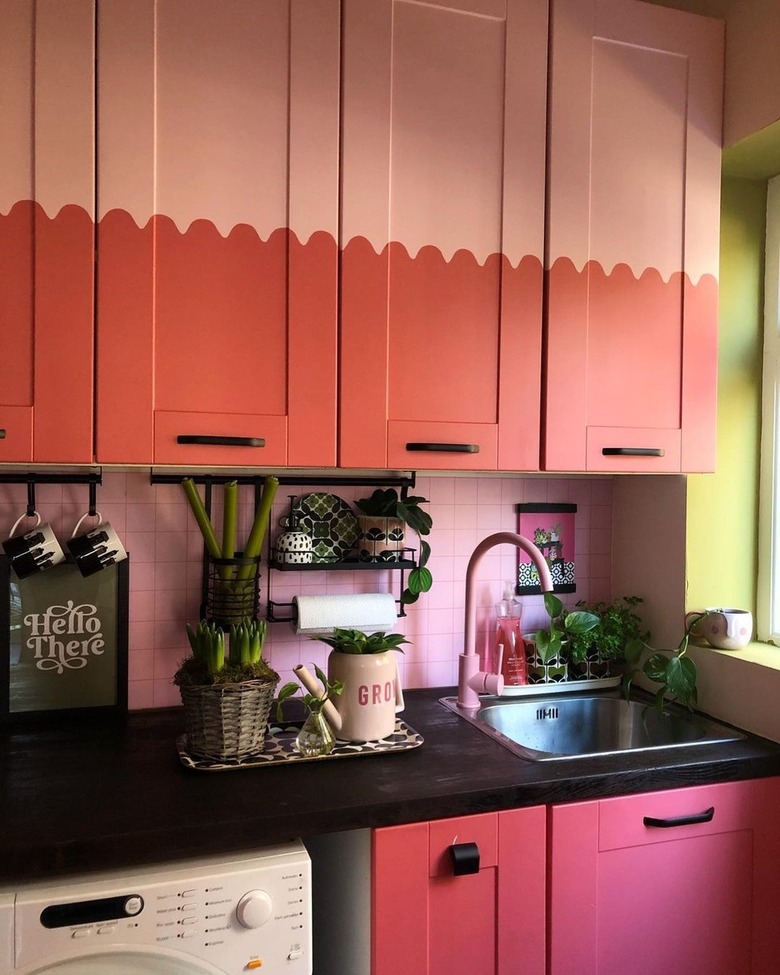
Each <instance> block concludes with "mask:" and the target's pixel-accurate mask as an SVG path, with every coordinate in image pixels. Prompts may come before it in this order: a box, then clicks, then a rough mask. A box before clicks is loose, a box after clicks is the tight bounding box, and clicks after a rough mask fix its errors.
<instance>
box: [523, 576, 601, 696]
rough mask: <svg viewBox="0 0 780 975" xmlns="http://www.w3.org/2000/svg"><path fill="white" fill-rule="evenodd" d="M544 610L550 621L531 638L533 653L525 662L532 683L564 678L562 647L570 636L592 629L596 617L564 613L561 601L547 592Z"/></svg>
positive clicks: (565, 673)
mask: <svg viewBox="0 0 780 975" xmlns="http://www.w3.org/2000/svg"><path fill="white" fill-rule="evenodd" d="M544 608H545V610H546V611H547V615H548V616H549V617H550V622H549V625H548V626H546V627H543V628H542V629H539V630H537V631H536V633H535V634H534V636H533V646H534V650H535V653H534V656H533V658H532V660H531V661H530V662H529V663H530V666H529V675H530V676H531V682H532V683H545V684H547V683H557V682H560V681H564V680H566V679H567V677H568V666H567V661H566V659H565V656H564V654H563V652H562V651H563V648H564V646H566V645H567V643H568V641H569V640H570V639H572V638H573V637H576V636H579V635H581V634H583V633H587V632H588V631H589V630H592V629H593V628H594V627H595V626H596V625H597V624H598V622H599V617H598V616H596V614H595V613H589V612H585V611H584V610H574V611H573V612H571V613H567V612H566V609H565V607H564V605H563V603H562V602H561V600H560V599H559V598H558V597H557V596H556V595H554V593H551V592H546V593H545V594H544Z"/></svg>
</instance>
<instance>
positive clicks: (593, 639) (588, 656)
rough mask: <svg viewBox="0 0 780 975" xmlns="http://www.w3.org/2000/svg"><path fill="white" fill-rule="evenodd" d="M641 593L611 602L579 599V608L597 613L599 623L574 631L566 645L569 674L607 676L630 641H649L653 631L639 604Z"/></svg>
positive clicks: (623, 655) (621, 657) (620, 658)
mask: <svg viewBox="0 0 780 975" xmlns="http://www.w3.org/2000/svg"><path fill="white" fill-rule="evenodd" d="M641 602H642V599H641V598H640V597H639V596H621V597H619V598H618V599H614V600H612V602H609V603H607V602H603V601H599V602H595V603H587V602H586V601H585V600H580V601H579V602H578V603H577V609H579V610H583V611H585V612H589V613H592V614H593V615H595V616H598V618H599V621H598V623H597V624H596V625H595V626H594V627H593V628H592V629H589V630H586V631H585V632H584V633H573V634H572V635H571V636H570V637H569V641H568V643H567V645H566V647H565V651H564V652H565V656H566V657H567V659H568V661H569V673H570V675H574V676H575V677H582V678H585V679H587V678H591V677H596V678H598V677H607V676H609V674H610V670H611V667H612V664H618V663H622V662H623V661H624V660H625V649H626V646H627V645H628V643H629V642H630V641H631V640H642V641H647V640H649V639H650V633H649V631H648V630H647V628H646V627H645V625H644V623H643V621H642V618H641V617H640V616H639V614H638V613H637V612H636V607H637V606H638V605H639V604H640V603H641Z"/></svg>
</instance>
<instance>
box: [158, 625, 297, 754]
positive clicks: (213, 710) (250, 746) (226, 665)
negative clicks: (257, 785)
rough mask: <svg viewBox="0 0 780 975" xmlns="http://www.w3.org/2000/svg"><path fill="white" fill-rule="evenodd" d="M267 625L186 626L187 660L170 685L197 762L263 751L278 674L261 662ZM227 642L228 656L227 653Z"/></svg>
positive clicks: (191, 750) (181, 665) (188, 743)
mask: <svg viewBox="0 0 780 975" xmlns="http://www.w3.org/2000/svg"><path fill="white" fill-rule="evenodd" d="M265 635H266V624H265V623H264V622H263V621H247V622H244V623H240V624H236V625H234V626H231V627H230V630H229V633H228V637H227V640H226V636H225V631H224V630H223V629H222V628H221V627H220V626H218V625H217V624H216V623H213V622H208V621H206V620H202V621H201V622H200V623H199V624H198V626H197V627H196V628H193V627H192V626H190V625H189V624H187V636H188V638H189V641H190V646H191V648H192V656H191V657H187V658H186V659H185V660H183V661H182V663H181V664H180V666H179V668H178V670H177V671H176V673H175V675H174V678H173V682H174V684H176V686H177V687H178V688H179V691H180V693H181V699H182V704H183V705H184V713H185V721H186V728H187V750H188V751H189V752H191V753H192V754H193V755H197V756H200V757H202V758H211V759H215V760H224V759H228V758H234V759H235V758H246V757H248V756H249V755H256V754H259V753H260V752H262V751H263V748H264V744H265V735H266V730H267V728H268V715H269V713H270V710H271V704H272V702H273V697H274V691H275V690H276V686H277V684H278V683H279V675H278V674H277V673H276V672H275V671H274V670H272V669H271V668H270V667H269V665H268V664H267V663H266V661H265V660H264V659H263V645H264V643H265ZM226 644H227V653H226Z"/></svg>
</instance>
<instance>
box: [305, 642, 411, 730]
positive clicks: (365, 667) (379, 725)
mask: <svg viewBox="0 0 780 975" xmlns="http://www.w3.org/2000/svg"><path fill="white" fill-rule="evenodd" d="M315 639H319V640H320V641H321V642H322V643H326V644H327V645H328V646H329V647H330V648H331V653H330V655H329V656H328V680H330V681H332V682H334V681H337V682H339V683H340V684H342V685H343V688H344V690H343V693H342V694H341V696H340V697H339V698H338V700H336V701H334V702H333V703H334V705H335V707H336V710H337V711H338V712H339V716H340V718H341V729H340V731H339V737H340V738H344V739H346V740H348V741H375V740H377V739H381V738H386V737H387V736H388V735H391V734H392V733H393V731H394V730H395V716H396V714H397V713H398V712H399V711H401V710H402V709H403V706H404V701H403V694H402V692H401V685H400V681H399V679H398V667H397V665H396V659H395V656H394V655H393V654H392V653H390V652H389V651H391V650H400V651H401V652H402V653H403V651H402V650H401V644H402V643H408V642H409V641H408V640H407V639H406V637H405V636H403V635H402V634H401V633H363V632H362V631H361V630H347V629H338V628H337V629H334V631H333V633H332V634H331V635H330V636H322V637H315Z"/></svg>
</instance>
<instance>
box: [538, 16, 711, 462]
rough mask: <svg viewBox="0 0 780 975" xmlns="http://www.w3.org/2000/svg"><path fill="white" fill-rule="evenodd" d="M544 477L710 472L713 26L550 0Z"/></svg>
mask: <svg viewBox="0 0 780 975" xmlns="http://www.w3.org/2000/svg"><path fill="white" fill-rule="evenodd" d="M551 33H552V42H551V89H550V102H551V103H550V134H549V139H550V142H549V187H548V192H549V229H548V234H549V236H548V255H547V275H548V284H549V292H548V299H549V300H548V334H547V361H546V370H545V382H546V390H545V403H546V408H545V448H544V462H543V466H544V467H545V468H546V469H547V470H578V471H582V470H587V471H706V470H713V469H714V463H715V419H716V373H717V270H718V236H719V224H718V221H719V210H720V153H721V100H722V90H723V85H722V60H723V29H722V24H721V22H719V21H714V20H709V19H707V18H704V17H698V16H695V15H691V14H687V13H682V12H680V11H677V10H670V9H666V8H663V7H658V6H653V5H652V4H649V3H642V2H637V0H553V3H552V20H551Z"/></svg>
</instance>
